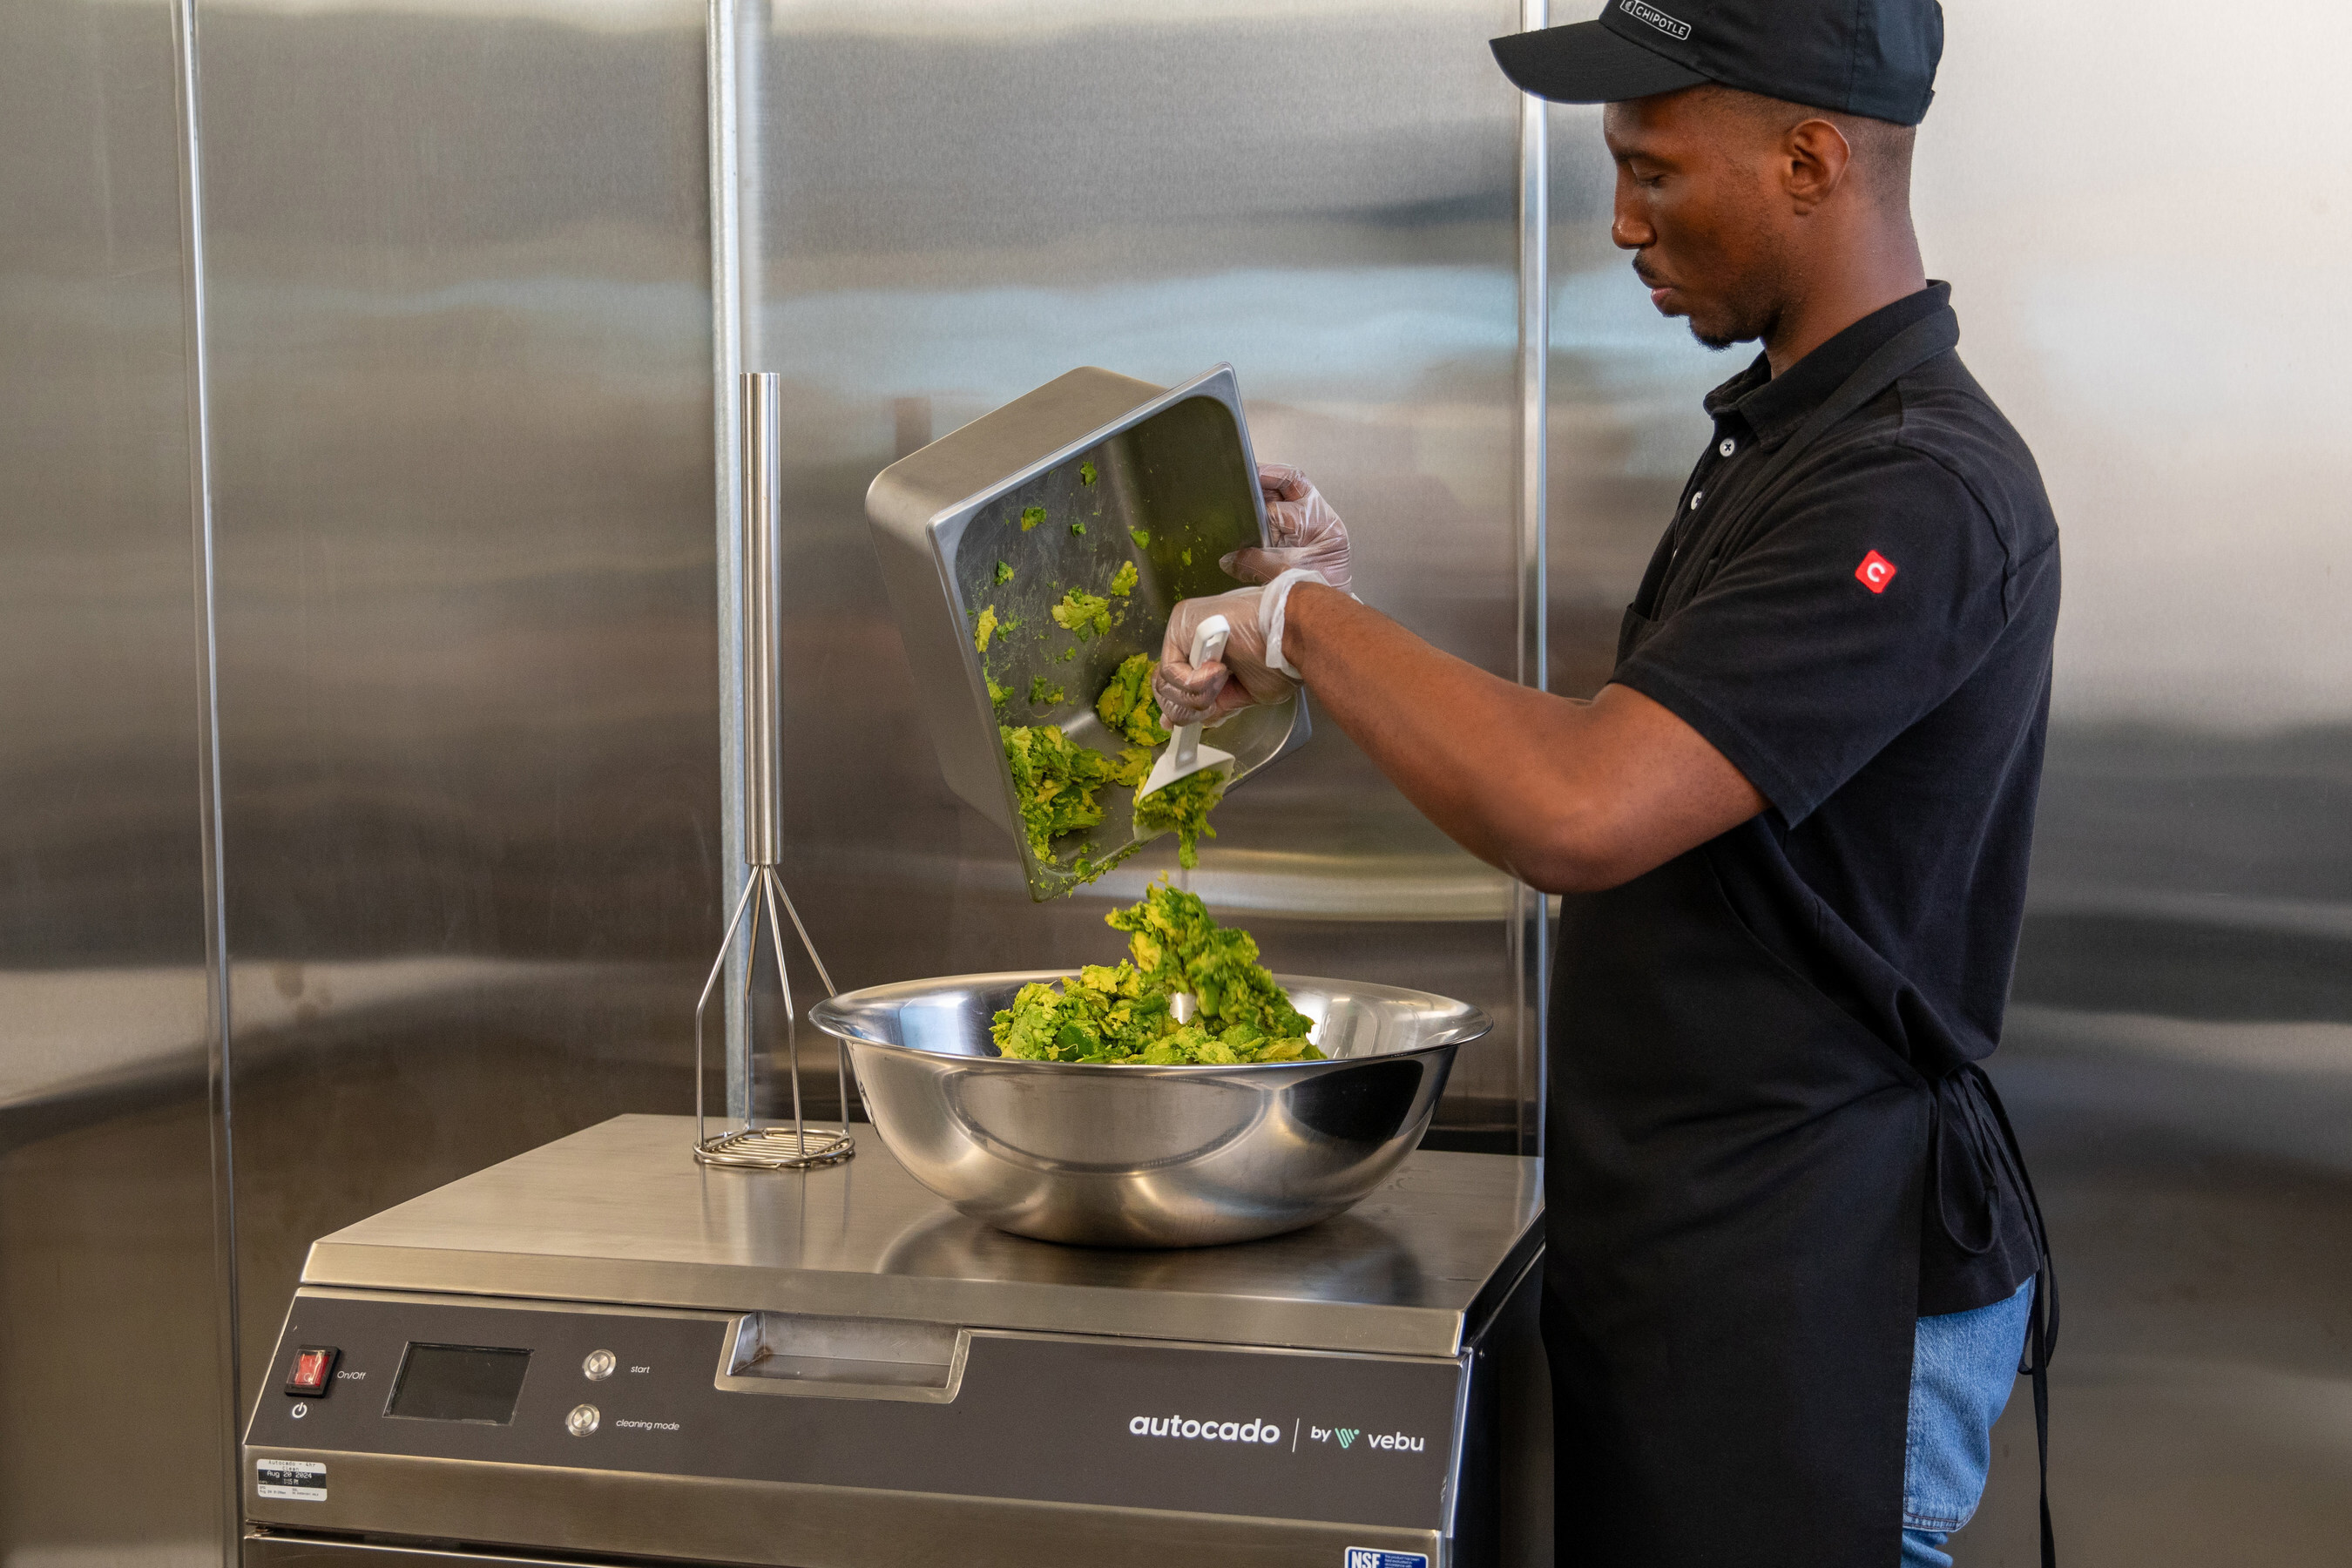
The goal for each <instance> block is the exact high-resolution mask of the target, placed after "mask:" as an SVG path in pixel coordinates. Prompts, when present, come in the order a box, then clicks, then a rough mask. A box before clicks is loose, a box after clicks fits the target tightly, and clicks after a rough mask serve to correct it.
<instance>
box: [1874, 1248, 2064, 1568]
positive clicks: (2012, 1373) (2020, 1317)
mask: <svg viewBox="0 0 2352 1568" xmlns="http://www.w3.org/2000/svg"><path fill="white" fill-rule="evenodd" d="M2032 1309H2033V1281H2032V1280H2031V1279H2028V1280H2027V1281H2026V1282H2025V1283H2024V1284H2022V1285H2021V1286H2019V1287H2018V1288H2017V1294H2016V1295H2014V1296H2011V1298H2010V1299H2009V1300H2006V1301H1995V1302H1994V1303H1993V1304H1992V1305H1991V1306H1990V1307H1979V1308H1977V1309H1975V1310H1972V1311H1967V1312H1948V1313H1946V1314H1944V1315H1943V1316H1941V1317H1935V1318H1922V1319H1920V1320H1919V1322H1918V1326H1917V1328H1916V1330H1915V1331H1914V1333H1913V1338H1912V1342H1911V1426H1910V1431H1909V1433H1908V1435H1907V1436H1906V1438H1905V1440H1904V1445H1903V1568H1952V1560H1951V1559H1950V1558H1949V1557H1948V1556H1946V1555H1945V1554H1944V1552H1941V1551H1940V1550H1938V1548H1940V1547H1941V1546H1942V1545H1943V1544H1944V1542H1946V1541H1948V1540H1949V1539H1950V1538H1951V1534H1952V1531H1956V1530H1958V1529H1959V1528H1960V1526H1962V1525H1964V1524H1966V1523H1968V1521H1969V1517H1970V1516H1971V1515H1973V1514H1974V1513H1975V1512H1976V1511H1977V1502H1978V1500H1979V1499H1981V1498H1982V1497H1983V1496H1984V1488H1985V1472H1986V1471H1987V1470H1989V1469H1990V1468H1991V1467H1992V1424H1993V1423H1994V1422H1995V1421H1998V1420H2000V1412H2001V1408H2002V1407H2003V1406H2004V1405H2007V1404H2008V1403H2009V1391H2010V1386H2011V1384H2014V1383H2015V1382H2016V1381H2017V1363H2018V1361H2019V1359H2020V1358H2021V1356H2023V1354H2024V1353H2025V1324H2026V1318H2027V1316H2028V1315H2029V1314H2030V1313H2031V1312H2032Z"/></svg>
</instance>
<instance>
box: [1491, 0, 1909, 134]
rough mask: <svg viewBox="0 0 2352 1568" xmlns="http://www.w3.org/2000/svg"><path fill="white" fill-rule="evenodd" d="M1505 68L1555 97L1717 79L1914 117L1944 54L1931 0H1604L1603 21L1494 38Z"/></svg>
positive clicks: (1636, 92)
mask: <svg viewBox="0 0 2352 1568" xmlns="http://www.w3.org/2000/svg"><path fill="white" fill-rule="evenodd" d="M1494 48H1495V58H1496V62H1497V63H1499V64H1500V65H1501V66H1502V68H1503V74H1504V75H1505V76H1507V77H1509V78H1510V79H1511V80H1512V81H1513V83H1515V84H1516V85H1517V86H1518V87H1519V88H1521V89H1524V90H1526V91H1528V92H1531V93H1534V94H1535V95H1536V96H1537V97H1538V98H1548V99H1550V100H1553V101H1554V102H1556V103H1622V102H1624V101H1625V100H1628V99H1635V98H1648V97H1649V96H1650V95H1651V94H1653V93H1659V92H1674V91H1676V90H1678V89H1682V88H1686V87H1696V86H1698V85H1699V84H1700V83H1701V82H1710V81H1711V82H1719V83H1721V84H1722V85H1723V86H1725V87H1733V88H1738V89H1741V90H1742V91H1745V92H1759V93H1762V94H1763V95H1764V96H1765V97H1767V98H1780V99H1786V100H1789V101H1790V102H1791V103H1801V104H1804V105H1805V106H1806V107H1808V108H1810V109H1833V110H1839V111H1841V112H1843V113H1846V114H1859V115H1862V116H1864V118H1866V119H1871V120H1885V121H1893V122H1894V123H1895V124H1897V125H1916V124H1918V123H1919V121H1922V120H1924V119H1926V118H1927V104H1928V101H1929V100H1931V99H1933V98H1934V97H1935V96H1936V63H1937V60H1939V59H1941V58H1943V54H1944V8H1943V6H1941V5H1937V0H1608V4H1607V5H1606V6H1605V7H1604V8H1603V9H1602V10H1601V16H1600V19H1599V20H1597V21H1591V22H1574V23H1570V25H1569V26H1564V27H1545V28H1543V29H1541V30H1540V31H1538V32H1533V33H1514V34H1512V35H1511V36H1510V37H1507V38H1496V40H1495V44H1494Z"/></svg>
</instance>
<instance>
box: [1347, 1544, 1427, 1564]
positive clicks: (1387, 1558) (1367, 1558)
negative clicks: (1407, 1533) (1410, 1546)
mask: <svg viewBox="0 0 2352 1568" xmlns="http://www.w3.org/2000/svg"><path fill="white" fill-rule="evenodd" d="M1341 1568H1429V1559H1428V1558H1426V1557H1424V1556H1423V1555H1422V1554H1421V1553H1420V1552H1383V1551H1381V1549H1380V1548H1379V1547H1377V1546H1350V1547H1349V1548H1348V1560H1347V1562H1346V1563H1343V1564H1341Z"/></svg>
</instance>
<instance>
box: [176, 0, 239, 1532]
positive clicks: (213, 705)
mask: <svg viewBox="0 0 2352 1568" xmlns="http://www.w3.org/2000/svg"><path fill="white" fill-rule="evenodd" d="M172 53H173V62H172V63H173V96H174V98H175V100H176V102H175V105H174V107H175V108H176V109H177V110H178V111H179V133H180V135H179V140H180V170H179V173H180V257H181V264H180V298H181V305H180V308H181V310H182V313H183V314H182V331H183V333H184V341H185V342H186V345H187V350H186V353H187V368H186V374H187V389H188V488H189V514H190V517H191V520H192V521H193V522H194V541H193V543H194V562H195V569H196V570H195V584H194V589H195V599H196V605H195V609H196V617H195V619H196V668H197V671H198V679H200V681H201V682H202V684H201V687H200V689H199V690H198V692H197V694H196V695H197V700H198V702H199V704H200V708H199V715H198V722H197V734H198V744H197V753H196V755H197V773H196V799H197V803H198V809H199V811H200V812H201V814H202V819H203V823H204V830H203V831H204V847H203V865H204V890H205V1020H206V1027H205V1033H206V1034H207V1035H208V1036H209V1037H210V1038H209V1039H207V1040H206V1042H205V1046H206V1049H205V1081H206V1088H207V1091H208V1092H207V1098H208V1099H209V1100H210V1101H211V1104H210V1106H209V1107H208V1110H209V1112H210V1114H209V1116H208V1118H207V1121H209V1124H210V1128H211V1134H212V1140H211V1141H212V1178H213V1255H214V1256H213V1263H214V1276H215V1282H216V1286H217V1289H218V1290H219V1292H220V1293H219V1295H218V1297H217V1298H216V1299H215V1310H216V1311H217V1313H218V1326H217V1343H218V1345H219V1353H220V1384H221V1414H222V1416H223V1426H222V1429H221V1432H220V1440H221V1454H222V1466H221V1493H220V1506H221V1517H220V1547H221V1560H222V1561H223V1562H225V1563H235V1562H236V1559H237V1553H238V1552H239V1550H240V1547H239V1544H238V1543H239V1542H240V1541H241V1540H242V1538H243V1535H244V1530H243V1526H242V1522H241V1521H242V1519H243V1516H244V1511H245V1510H244V1502H243V1493H242V1492H241V1491H240V1490H239V1489H238V1484H237V1476H238V1469H237V1443H238V1438H239V1436H240V1426H241V1423H240V1422H239V1420H238V1415H239V1414H240V1412H241V1409H242V1406H243V1404H244V1387H243V1384H244V1380H243V1377H242V1376H241V1375H240V1357H239V1351H238V1346H239V1341H238V1337H237V1331H236V1314H237V1278H236V1276H237V1268H236V1073H235V1071H234V1067H235V1062H236V1038H235V1035H234V1033H233V1027H232V1026H233V1022H234V1012H233V1005H234V997H233V995H232V993H231V991H230V989H229V956H228V895H227V891H226V879H227V866H226V855H227V837H226V828H225V826H224V812H223V808H222V804H221V756H220V739H221V734H220V635H219V620H218V602H219V601H218V595H217V593H216V591H215V582H216V579H215V572H214V560H215V556H214V549H213V544H214V531H213V484H212V441H213V437H212V401H211V384H212V374H211V373H212V366H211V353H210V341H209V339H208V338H207V336H206V333H205V325H206V322H205V304H206V299H205V293H206V290H205V159H204V100H203V97H202V90H201V89H202V86H203V80H204V75H203V71H202V70H201V68H200V57H199V55H198V53H197V47H196V5H195V0H175V3H174V4H173V6H172Z"/></svg>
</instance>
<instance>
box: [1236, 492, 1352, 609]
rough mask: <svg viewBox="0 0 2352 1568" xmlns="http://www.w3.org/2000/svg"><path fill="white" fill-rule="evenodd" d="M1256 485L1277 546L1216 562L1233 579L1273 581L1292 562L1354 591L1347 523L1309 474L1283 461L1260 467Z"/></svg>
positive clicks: (1267, 527)
mask: <svg viewBox="0 0 2352 1568" xmlns="http://www.w3.org/2000/svg"><path fill="white" fill-rule="evenodd" d="M1257 483H1258V489H1262V490H1264V491H1265V531H1266V532H1267V533H1268V534H1269V535H1271V536H1272V537H1273V540H1274V545H1275V547H1274V548H1273V549H1271V550H1265V549H1260V548H1258V547H1256V546H1255V545H1253V546H1252V547H1250V548H1249V549H1247V550H1236V551H1234V552H1233V553H1232V554H1230V555H1228V556H1226V557H1224V558H1223V560H1221V561H1219V562H1218V563H1217V564H1218V565H1220V566H1222V567H1223V568H1224V570H1225V574H1226V575H1227V576H1229V577H1238V578H1239V579H1241V580H1242V581H1243V582H1244V583H1271V582H1273V581H1274V579H1275V578H1276V577H1277V576H1279V575H1280V574H1282V573H1284V572H1285V571H1286V570H1288V569H1289V568H1291V567H1293V566H1304V567H1307V568H1308V569H1309V570H1311V571H1316V572H1320V573H1321V574H1323V580H1324V581H1325V582H1327V583H1328V584H1331V586H1333V587H1334V588H1337V589H1339V591H1340V592H1341V593H1343V594H1347V593H1352V592H1354V591H1355V590H1354V585H1353V584H1352V582H1351V581H1350V579H1349V574H1348V525H1347V524H1346V523H1344V522H1342V521H1339V513H1338V512H1336V511H1333V510H1331V503H1330V502H1329V501H1328V500H1324V499H1323V492H1322V491H1321V490H1318V489H1316V488H1315V487H1314V485H1313V484H1311V483H1309V482H1308V480H1307V476H1306V475H1305V474H1303V473H1301V472H1300V471H1299V470H1297V468H1289V467H1286V466H1285V465H1283V464H1281V463H1260V464H1259V465H1258V466H1257Z"/></svg>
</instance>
